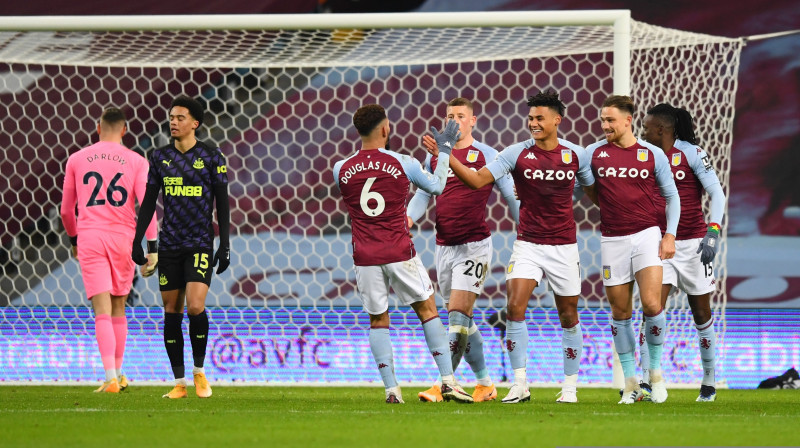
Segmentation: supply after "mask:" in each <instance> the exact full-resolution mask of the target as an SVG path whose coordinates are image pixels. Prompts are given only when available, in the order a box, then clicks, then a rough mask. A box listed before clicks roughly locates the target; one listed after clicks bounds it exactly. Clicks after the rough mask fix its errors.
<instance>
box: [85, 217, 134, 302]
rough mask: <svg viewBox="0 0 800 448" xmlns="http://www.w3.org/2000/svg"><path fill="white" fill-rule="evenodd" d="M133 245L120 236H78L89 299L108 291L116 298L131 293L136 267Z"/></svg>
mask: <svg viewBox="0 0 800 448" xmlns="http://www.w3.org/2000/svg"><path fill="white" fill-rule="evenodd" d="M132 244H133V240H132V239H130V238H129V237H127V236H125V235H121V234H119V233H113V232H103V231H96V230H95V231H84V232H81V233H80V234H79V235H78V261H79V262H80V264H81V272H82V274H83V286H84V288H85V289H86V296H87V297H89V300H91V299H92V296H95V295H97V294H100V293H102V292H106V291H108V292H110V293H111V295H113V296H124V295H127V294H128V293H130V291H131V283H133V274H134V270H135V268H136V266H135V263H134V262H133V260H131V245H132Z"/></svg>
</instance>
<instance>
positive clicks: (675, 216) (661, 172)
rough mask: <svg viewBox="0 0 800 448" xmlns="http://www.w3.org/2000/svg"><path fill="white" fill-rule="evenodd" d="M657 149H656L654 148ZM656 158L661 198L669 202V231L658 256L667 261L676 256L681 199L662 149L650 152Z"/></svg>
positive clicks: (657, 179)
mask: <svg viewBox="0 0 800 448" xmlns="http://www.w3.org/2000/svg"><path fill="white" fill-rule="evenodd" d="M653 148H655V147H653ZM650 152H651V153H652V154H653V155H654V157H655V172H656V183H657V185H658V189H659V190H660V191H661V196H663V197H664V200H666V202H667V231H666V233H665V234H664V237H663V238H661V245H660V246H659V249H658V256H659V257H661V259H662V260H667V259H669V258H672V257H674V256H675V235H676V234H677V233H678V221H679V220H680V219H681V198H680V196H678V188H677V187H676V186H675V180H674V179H673V178H672V170H671V169H670V168H669V161H668V160H667V156H665V155H664V152H663V151H661V150H660V149H657V148H656V149H653V150H651V151H650Z"/></svg>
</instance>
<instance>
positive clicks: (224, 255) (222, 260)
mask: <svg viewBox="0 0 800 448" xmlns="http://www.w3.org/2000/svg"><path fill="white" fill-rule="evenodd" d="M217 263H219V267H217V274H222V273H223V272H225V270H226V269H228V266H230V265H231V248H230V247H228V246H226V245H220V246H219V249H217V253H215V254H214V266H217Z"/></svg>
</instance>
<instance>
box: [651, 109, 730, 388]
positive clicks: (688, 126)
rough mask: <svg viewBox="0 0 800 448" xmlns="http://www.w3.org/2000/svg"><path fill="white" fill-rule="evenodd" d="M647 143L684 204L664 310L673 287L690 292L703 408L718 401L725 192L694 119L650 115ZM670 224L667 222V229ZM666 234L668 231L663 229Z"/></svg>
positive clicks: (675, 113) (664, 112)
mask: <svg viewBox="0 0 800 448" xmlns="http://www.w3.org/2000/svg"><path fill="white" fill-rule="evenodd" d="M642 137H643V138H644V139H645V140H646V141H647V142H648V143H651V144H653V145H655V146H658V147H659V148H661V149H662V150H663V151H664V154H666V155H667V160H669V166H670V169H671V170H672V176H673V178H674V179H675V185H676V186H677V188H678V194H679V195H680V198H681V220H680V222H679V223H678V233H677V234H676V235H675V237H676V238H675V257H674V258H670V259H668V260H664V279H663V280H662V283H663V286H662V288H661V305H662V306H666V304H667V298H668V297H669V293H670V290H671V289H672V287H673V286H674V287H676V288H678V289H680V290H681V291H683V292H685V293H686V295H687V296H688V299H689V307H690V308H691V309H692V317H693V319H694V324H695V328H697V338H698V347H699V349H700V359H701V361H702V363H703V381H702V383H701V385H700V395H699V396H698V397H697V401H699V402H709V401H714V400H715V399H716V397H717V390H716V381H715V358H716V356H715V353H714V351H715V348H716V339H717V338H716V334H715V333H714V316H713V314H712V313H711V293H712V292H713V291H714V287H715V286H714V285H715V281H714V270H713V267H712V262H713V261H714V256H715V255H716V252H717V241H718V238H719V234H720V225H719V224H718V223H720V222H722V217H723V216H724V214H725V201H726V199H725V192H723V191H722V186H721V185H720V182H719V178H718V177H717V173H715V172H714V168H713V167H712V166H711V160H710V159H709V157H708V154H706V152H705V151H704V150H703V149H702V148H700V147H699V146H697V138H696V137H695V135H694V127H693V125H692V116H691V114H689V112H688V111H687V110H685V109H681V108H676V107H672V106H670V105H669V104H663V103H662V104H658V105H656V106H655V107H653V108H652V109H650V110H648V111H647V115H646V116H645V118H644V122H643V123H642ZM703 191H705V192H707V193H708V196H709V198H710V199H711V222H710V223H708V225H706V220H705V217H704V216H703V202H702V198H703ZM665 221H666V219H665V218H662V224H664V223H665ZM661 230H662V232H663V231H664V228H662V229H661ZM639 345H640V346H641V354H642V356H641V361H642V371H643V380H644V382H645V383H647V382H648V380H649V372H648V371H647V368H648V366H649V358H650V357H649V353H648V350H647V346H646V345H644V344H643V337H642V335H640V337H639Z"/></svg>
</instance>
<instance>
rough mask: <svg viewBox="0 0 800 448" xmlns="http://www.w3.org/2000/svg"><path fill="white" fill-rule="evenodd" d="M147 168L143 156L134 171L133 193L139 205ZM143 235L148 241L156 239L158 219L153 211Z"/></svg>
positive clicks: (148, 167) (145, 186) (142, 199)
mask: <svg viewBox="0 0 800 448" xmlns="http://www.w3.org/2000/svg"><path fill="white" fill-rule="evenodd" d="M149 169H150V164H149V163H148V162H147V159H144V158H143V160H142V163H141V165H140V168H139V170H137V172H136V184H135V185H134V187H133V188H134V190H133V193H134V194H135V195H136V201H137V202H138V203H139V206H141V205H142V202H144V192H145V190H147V176H148V171H149ZM144 236H145V238H147V240H148V241H154V240H157V239H158V219H157V216H156V214H155V213H153V219H151V220H150V224H148V225H147V230H145V232H144Z"/></svg>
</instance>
